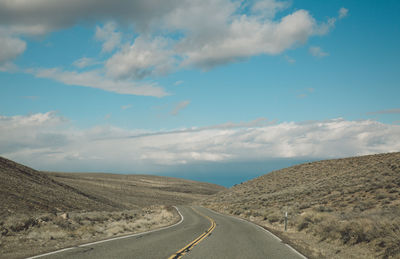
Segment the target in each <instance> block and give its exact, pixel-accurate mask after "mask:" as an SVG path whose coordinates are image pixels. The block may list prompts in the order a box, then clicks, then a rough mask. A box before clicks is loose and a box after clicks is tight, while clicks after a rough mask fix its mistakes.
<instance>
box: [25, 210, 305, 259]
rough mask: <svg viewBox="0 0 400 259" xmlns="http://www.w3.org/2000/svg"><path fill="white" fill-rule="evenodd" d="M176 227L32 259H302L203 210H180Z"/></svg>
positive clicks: (243, 224) (244, 225) (265, 235)
mask: <svg viewBox="0 0 400 259" xmlns="http://www.w3.org/2000/svg"><path fill="white" fill-rule="evenodd" d="M179 211H180V213H181V215H182V216H183V218H184V220H183V221H182V222H181V223H180V224H177V225H175V226H172V227H169V228H166V229H162V230H159V231H153V232H150V233H144V234H136V235H133V236H131V237H126V238H116V239H114V240H110V241H106V242H97V243H92V244H86V245H81V246H78V247H73V248H68V249H66V250H64V251H59V252H56V253H52V254H47V255H42V256H37V257H32V258H38V257H40V258H74V259H75V258H78V259H79V258H87V259H88V258H95V259H100V258H181V257H182V256H183V257H184V258H185V259H186V258H188V259H189V258H218V259H223V258H229V259H231V258H263V259H264V258H304V257H303V256H301V255H300V254H298V253H297V252H296V251H294V250H293V249H291V248H289V247H288V246H286V245H285V244H283V243H282V242H281V241H280V240H278V239H277V238H276V237H274V236H272V235H271V234H270V233H269V232H267V231H265V230H263V229H262V228H261V227H258V226H256V225H254V224H252V223H249V222H247V221H243V220H240V219H237V218H233V217H230V216H226V215H221V214H218V213H215V212H213V211H211V210H208V209H206V208H203V207H187V206H180V207H179Z"/></svg>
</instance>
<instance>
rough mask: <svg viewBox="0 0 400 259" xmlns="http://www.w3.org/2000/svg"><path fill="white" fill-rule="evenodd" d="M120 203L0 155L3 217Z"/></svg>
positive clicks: (111, 206) (103, 207)
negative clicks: (101, 197) (92, 193)
mask: <svg viewBox="0 0 400 259" xmlns="http://www.w3.org/2000/svg"><path fill="white" fill-rule="evenodd" d="M117 207H118V206H116V205H115V204H113V203H112V202H110V201H106V200H101V199H99V198H98V197H95V196H91V195H88V194H86V193H84V192H82V191H80V190H78V189H75V188H73V187H71V186H68V185H66V184H63V183H61V182H57V181H55V180H53V179H52V178H50V177H48V176H47V175H46V174H44V173H42V172H39V171H36V170H34V169H32V168H29V167H26V166H23V165H21V164H18V163H15V162H13V161H11V160H8V159H5V158H2V157H0V217H2V218H4V217H6V216H10V215H14V214H32V213H36V212H57V211H70V210H110V209H116V208H117Z"/></svg>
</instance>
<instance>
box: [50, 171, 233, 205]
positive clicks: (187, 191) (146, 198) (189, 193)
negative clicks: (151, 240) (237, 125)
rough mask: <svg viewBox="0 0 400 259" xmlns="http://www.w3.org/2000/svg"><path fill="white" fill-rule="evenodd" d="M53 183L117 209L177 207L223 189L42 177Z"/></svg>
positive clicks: (128, 178) (124, 178)
mask: <svg viewBox="0 0 400 259" xmlns="http://www.w3.org/2000/svg"><path fill="white" fill-rule="evenodd" d="M46 175H47V176H49V177H50V178H52V179H54V180H55V181H57V182H60V183H63V184H67V185H68V186H72V187H74V188H76V189H79V190H81V191H83V192H85V193H87V194H89V195H92V196H95V197H99V198H101V199H104V200H106V199H109V200H112V201H113V202H114V203H116V204H117V205H118V206H120V207H126V208H133V207H144V206H150V205H161V204H162V205H179V204H187V203H191V202H193V201H195V200H198V199H204V198H206V197H208V196H210V195H212V194H215V193H217V192H219V191H222V190H225V189H226V188H225V187H222V186H219V185H216V184H211V183H202V182H196V181H190V180H185V179H179V178H172V177H164V176H154V175H120V174H105V173H46Z"/></svg>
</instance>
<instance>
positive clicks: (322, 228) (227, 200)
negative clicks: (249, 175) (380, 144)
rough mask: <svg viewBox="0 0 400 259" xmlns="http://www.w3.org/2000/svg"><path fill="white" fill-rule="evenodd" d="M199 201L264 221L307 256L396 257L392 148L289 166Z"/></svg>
mask: <svg viewBox="0 0 400 259" xmlns="http://www.w3.org/2000/svg"><path fill="white" fill-rule="evenodd" d="M204 205H206V206H208V207H211V208H213V209H216V210H219V211H221V212H223V213H228V214H233V215H236V216H239V217H242V218H246V219H249V220H252V221H254V222H257V223H259V224H260V225H263V226H266V227H268V228H270V229H271V230H272V231H275V232H277V233H278V234H280V235H282V237H283V238H286V239H288V240H291V242H293V243H294V245H295V246H297V247H300V249H301V250H303V251H305V252H306V253H308V255H311V257H316V258H321V257H327V258H376V257H381V258H400V217H399V216H400V153H390V154H379V155H370V156H362V157H353V158H346V159H336V160H326V161H319V162H314V163H307V164H302V165H296V166H293V167H290V168H286V169H282V170H279V171H274V172H271V173H269V174H266V175H263V176H261V177H258V178H256V179H253V180H251V181H248V182H246V183H243V184H240V185H237V186H234V187H232V188H231V189H229V190H226V191H223V192H220V193H218V194H216V195H215V196H213V197H212V198H210V199H208V200H207V201H205V202H204ZM286 211H288V213H289V229H288V231H287V232H283V231H282V230H283V215H284V212H286Z"/></svg>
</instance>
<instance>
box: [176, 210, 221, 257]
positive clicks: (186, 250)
mask: <svg viewBox="0 0 400 259" xmlns="http://www.w3.org/2000/svg"><path fill="white" fill-rule="evenodd" d="M192 209H193V210H194V211H195V212H196V213H197V214H199V215H201V216H203V217H205V218H207V219H208V220H209V221H210V222H211V226H210V227H209V228H208V229H207V230H206V231H205V232H204V233H202V234H201V235H200V236H198V237H197V238H196V239H195V240H193V241H192V242H190V243H189V244H187V245H186V246H185V247H184V248H182V249H180V250H178V251H177V252H176V253H175V254H173V255H171V256H170V257H168V259H178V258H182V256H184V255H185V254H186V253H187V252H189V251H190V250H191V249H192V248H193V247H194V246H195V245H197V244H198V243H200V242H201V241H202V240H203V239H204V238H206V237H207V236H209V235H210V234H211V232H212V231H213V230H214V228H215V227H216V224H215V221H214V220H213V219H212V218H210V217H208V216H207V215H204V214H203V213H201V212H199V211H198V210H196V209H195V208H192Z"/></svg>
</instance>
